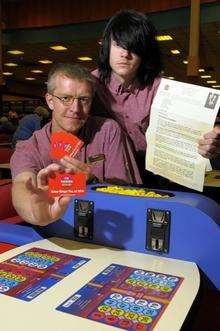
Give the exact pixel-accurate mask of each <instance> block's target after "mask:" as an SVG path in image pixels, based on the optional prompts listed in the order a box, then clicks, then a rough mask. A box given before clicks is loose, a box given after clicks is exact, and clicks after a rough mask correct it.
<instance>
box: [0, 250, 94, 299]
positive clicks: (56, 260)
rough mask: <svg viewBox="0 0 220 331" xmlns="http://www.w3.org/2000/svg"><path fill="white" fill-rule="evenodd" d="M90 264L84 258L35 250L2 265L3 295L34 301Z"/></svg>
mask: <svg viewBox="0 0 220 331" xmlns="http://www.w3.org/2000/svg"><path fill="white" fill-rule="evenodd" d="M88 261H89V259H88V258H84V257H79V256H73V255H69V254H65V253H59V252H53V251H49V250H46V249H41V248H37V247H34V248H31V249H29V250H27V251H25V252H23V253H21V254H19V255H16V256H14V257H12V258H11V259H8V260H6V261H4V262H2V263H0V293H2V294H6V295H9V296H12V297H15V298H18V299H21V300H24V301H31V300H32V299H34V298H35V297H37V296H38V295H40V294H41V293H43V292H45V291H46V290H47V289H48V288H50V287H52V286H53V285H54V284H56V283H57V282H59V281H60V280H62V279H63V278H64V277H66V276H67V275H69V274H71V273H73V272H74V271H75V270H76V269H78V268H79V267H81V266H82V265H83V264H85V263H86V262H88Z"/></svg>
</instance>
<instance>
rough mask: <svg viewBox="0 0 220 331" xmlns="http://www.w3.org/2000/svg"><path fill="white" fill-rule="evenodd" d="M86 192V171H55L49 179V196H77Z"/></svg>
mask: <svg viewBox="0 0 220 331" xmlns="http://www.w3.org/2000/svg"><path fill="white" fill-rule="evenodd" d="M85 192H86V175H85V174H84V173H77V174H68V173H64V172H63V173H58V172H57V173H55V177H54V178H50V179H49V196H51V197H58V196H75V195H83V194H85Z"/></svg>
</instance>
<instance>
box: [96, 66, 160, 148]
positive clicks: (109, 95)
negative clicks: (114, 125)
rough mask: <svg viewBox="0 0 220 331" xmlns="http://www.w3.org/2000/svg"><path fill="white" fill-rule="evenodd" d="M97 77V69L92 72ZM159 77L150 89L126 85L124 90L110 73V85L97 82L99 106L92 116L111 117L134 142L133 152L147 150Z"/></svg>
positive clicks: (148, 87)
mask: <svg viewBox="0 0 220 331" xmlns="http://www.w3.org/2000/svg"><path fill="white" fill-rule="evenodd" d="M92 74H93V75H94V76H95V77H97V78H98V77H99V72H98V70H95V71H93V72H92ZM160 81H161V78H159V77H158V78H155V80H154V82H153V85H152V86H145V87H143V88H140V87H133V86H129V87H128V88H124V87H123V85H121V83H120V82H119V80H118V78H117V77H116V76H115V75H114V73H112V75H111V79H110V82H109V83H108V84H107V86H106V87H105V86H103V85H102V84H101V83H100V82H99V80H98V79H97V94H98V96H99V98H100V100H101V102H102V103H101V104H98V105H96V107H95V109H94V114H96V115H99V116H101V115H105V116H106V113H105V112H103V108H102V107H103V106H104V107H105V111H107V113H108V114H109V115H110V117H112V118H114V119H115V120H116V121H117V122H118V123H119V124H120V125H121V127H122V128H123V129H124V130H125V132H126V133H127V134H128V136H129V137H130V139H131V141H132V142H133V145H134V149H135V151H136V152H140V151H144V152H145V151H146V147H147V145H146V138H145V132H146V130H147V128H148V125H149V117H150V108H151V105H152V102H153V98H154V96H155V94H156V91H157V89H158V86H159V84H160Z"/></svg>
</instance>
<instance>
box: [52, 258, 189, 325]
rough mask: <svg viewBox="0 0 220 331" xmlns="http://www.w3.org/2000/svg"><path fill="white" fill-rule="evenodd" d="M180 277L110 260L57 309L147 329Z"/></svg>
mask: <svg viewBox="0 0 220 331" xmlns="http://www.w3.org/2000/svg"><path fill="white" fill-rule="evenodd" d="M182 281H183V278H182V277H178V276H174V275H168V274H161V273H157V272H152V271H147V270H142V269H134V268H131V267H127V266H123V265H118V264H111V265H110V266H108V267H107V268H106V269H105V270H103V271H102V272H101V273H100V274H98V275H97V276H96V277H95V278H93V279H92V280H91V281H90V282H89V283H88V284H86V285H85V286H84V287H82V288H81V289H80V290H79V291H78V292H76V293H75V294H73V295H72V296H71V297H70V298H68V299H67V300H66V301H65V302H64V303H62V304H61V305H60V306H59V307H57V310H60V311H63V312H66V313H69V314H73V315H76V316H80V317H83V318H87V319H91V320H95V321H97V322H100V323H104V324H108V325H111V326H114V327H118V328H122V329H125V330H129V331H134V330H135V331H137V330H141V331H146V330H147V331H149V330H153V327H154V326H155V324H156V323H157V321H158V320H159V318H160V317H161V315H162V314H163V312H164V310H165V309H166V307H167V305H168V304H169V302H170V301H171V300H172V298H173V296H174V295H175V292H176V291H177V289H178V288H179V286H180V285H181V283H182Z"/></svg>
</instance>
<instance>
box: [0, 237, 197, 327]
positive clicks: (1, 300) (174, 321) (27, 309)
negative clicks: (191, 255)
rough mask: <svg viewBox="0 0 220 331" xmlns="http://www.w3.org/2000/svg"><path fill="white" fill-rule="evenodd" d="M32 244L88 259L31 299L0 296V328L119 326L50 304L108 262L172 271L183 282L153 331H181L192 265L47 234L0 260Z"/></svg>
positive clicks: (193, 284)
mask: <svg viewBox="0 0 220 331" xmlns="http://www.w3.org/2000/svg"><path fill="white" fill-rule="evenodd" d="M32 247H40V248H44V249H49V250H53V251H58V252H63V253H67V254H72V255H76V256H81V257H87V258H90V259H91V260H90V261H89V262H88V263H86V264H85V265H83V266H82V267H81V268H80V269H78V270H76V271H75V272H74V273H73V274H70V275H69V276H68V277H65V278H64V279H63V280H62V281H60V282H59V283H57V284H56V285H55V286H53V287H52V288H50V289H48V290H47V291H46V292H44V293H42V294H41V295H39V296H38V297H36V298H35V299H34V300H32V301H31V302H25V301H22V300H19V299H16V298H13V297H10V296H7V295H3V294H0V311H1V325H3V326H4V331H14V330H16V331H30V330H32V331H39V330H48V331H49V330H53V331H60V330H83V331H87V330H89V331H108V330H109V331H110V330H115V331H116V330H120V329H119V328H116V327H113V326H109V325H105V324H103V323H98V322H95V321H92V320H88V319H85V318H81V317H77V316H74V315H70V314H66V313H63V312H60V311H57V310H55V308H56V307H57V306H58V305H60V304H61V303H63V302H64V301H65V300H66V299H67V298H69V297H70V296H71V295H72V294H73V293H75V292H76V291H78V290H79V289H80V288H81V287H82V286H84V285H85V284H87V283H88V281H89V280H91V279H92V278H94V277H95V276H96V275H97V274H98V273H100V272H101V271H103V270H104V269H105V268H106V267H107V266H109V265H110V264H111V263H117V264H122V265H125V266H129V267H133V268H140V269H144V270H151V271H155V272H159V273H165V274H171V275H176V276H179V277H183V278H184V280H183V282H182V284H181V285H180V287H179V289H178V290H177V292H176V293H175V295H174V297H173V298H172V300H171V302H170V303H169V305H168V306H167V308H166V310H165V311H164V313H163V314H162V316H161V318H160V319H159V321H158V322H157V324H156V326H155V328H154V331H167V330H169V331H176V330H180V328H181V325H182V323H183V321H184V320H185V318H186V316H187V313H188V311H189V310H190V307H191V305H192V303H193V301H194V299H195V297H196V295H197V292H198V289H199V283H200V277H199V271H198V268H197V266H196V264H195V263H192V262H187V261H181V260H176V259H169V258H164V257H157V256H151V255H148V254H141V253H134V252H130V251H123V250H118V249H113V248H107V247H103V246H98V245H91V244H86V243H79V242H74V241H71V240H65V239H61V238H50V239H44V240H40V241H37V242H34V243H31V244H28V245H24V246H21V247H18V248H15V249H12V250H11V251H8V252H5V253H3V254H1V256H0V262H2V261H4V260H6V259H9V258H11V257H12V256H15V255H17V254H19V253H21V252H23V251H26V250H27V249H30V248H32Z"/></svg>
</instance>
